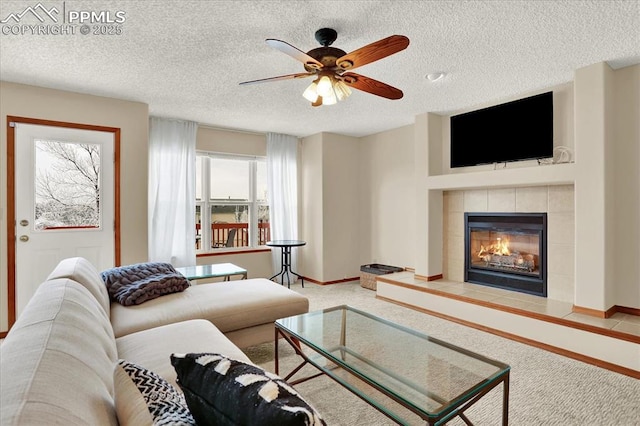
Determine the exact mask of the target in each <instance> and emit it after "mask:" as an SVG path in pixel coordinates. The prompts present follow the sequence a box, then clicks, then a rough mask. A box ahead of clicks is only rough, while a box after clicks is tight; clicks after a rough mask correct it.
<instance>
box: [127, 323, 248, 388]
mask: <svg viewBox="0 0 640 426" xmlns="http://www.w3.org/2000/svg"><path fill="white" fill-rule="evenodd" d="M116 345H117V348H118V356H119V357H120V358H123V359H126V360H127V361H130V362H134V363H136V364H138V365H140V366H142V367H145V368H147V369H149V370H151V371H153V372H154V373H156V374H158V375H159V376H160V377H162V378H164V379H165V380H167V381H168V382H169V383H171V384H172V385H175V384H176V371H175V370H174V368H173V366H172V365H171V360H170V358H169V357H170V355H171V354H172V353H174V352H180V353H186V352H220V353H223V354H227V355H229V356H231V357H234V358H237V359H241V360H243V361H246V362H250V361H249V358H247V356H246V355H245V354H244V353H243V352H242V351H241V350H240V349H238V347H237V346H235V345H234V344H233V343H231V341H229V339H227V338H226V337H225V335H224V334H222V332H221V331H220V330H218V329H217V328H216V327H215V326H214V325H213V324H211V323H210V322H209V321H205V320H191V321H184V322H179V323H175V324H168V325H165V326H162V327H157V328H152V329H149V330H144V331H139V332H137V333H133V334H129V335H127V336H124V337H120V338H117V339H116Z"/></svg>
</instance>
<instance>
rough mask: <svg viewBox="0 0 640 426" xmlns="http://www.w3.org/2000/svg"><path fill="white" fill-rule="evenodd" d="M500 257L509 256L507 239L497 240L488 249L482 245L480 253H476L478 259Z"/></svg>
mask: <svg viewBox="0 0 640 426" xmlns="http://www.w3.org/2000/svg"><path fill="white" fill-rule="evenodd" d="M491 254H495V255H500V256H510V255H511V251H510V250H509V239H508V238H504V239H502V238H497V239H496V242H495V243H493V244H491V245H490V246H488V247H485V246H483V245H481V246H480V251H479V252H478V257H481V258H484V256H486V255H491Z"/></svg>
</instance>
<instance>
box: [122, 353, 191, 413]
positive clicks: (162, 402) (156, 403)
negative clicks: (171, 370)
mask: <svg viewBox="0 0 640 426" xmlns="http://www.w3.org/2000/svg"><path fill="white" fill-rule="evenodd" d="M113 381H114V386H115V404H116V412H117V413H118V422H119V423H120V426H127V425H132V426H152V425H156V426H160V425H174V426H187V425H195V421H194V420H193V416H192V415H191V412H189V408H188V407H187V403H186V401H185V399H184V395H183V394H181V393H180V392H178V390H177V389H176V388H175V387H173V386H172V385H171V384H169V383H168V382H167V381H166V380H164V379H163V378H162V377H160V376H158V375H157V374H155V373H154V372H153V371H150V370H147V369H146V368H144V367H141V366H139V365H137V364H134V363H132V362H129V361H126V360H124V359H121V360H118V364H117V365H116V368H115V370H114V372H113Z"/></svg>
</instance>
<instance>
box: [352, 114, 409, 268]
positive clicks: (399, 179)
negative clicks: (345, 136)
mask: <svg viewBox="0 0 640 426" xmlns="http://www.w3.org/2000/svg"><path fill="white" fill-rule="evenodd" d="M413 127H414V126H412V125H411V126H404V127H400V128H398V129H394V130H389V131H386V132H382V133H377V134H375V135H370V136H366V137H363V138H360V141H359V147H360V150H359V155H358V158H357V162H358V164H359V165H360V167H359V172H360V173H359V174H360V178H359V182H360V183H359V189H358V192H359V206H358V210H357V211H359V214H358V216H359V228H360V241H361V248H360V257H359V264H361V265H363V264H367V263H382V264H386V265H393V266H400V267H413V266H414V246H413V242H414V241H415V240H416V235H415V228H414V224H415V222H416V204H415V203H416V195H415V184H414V144H413V141H414V130H413Z"/></svg>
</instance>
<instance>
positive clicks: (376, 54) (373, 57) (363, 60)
mask: <svg viewBox="0 0 640 426" xmlns="http://www.w3.org/2000/svg"><path fill="white" fill-rule="evenodd" d="M407 46H409V39H408V38H407V37H405V36H403V35H392V36H389V37H387V38H383V39H382V40H378V41H376V42H375V43H371V44H368V45H366V46H364V47H361V48H360V49H356V50H354V51H353V52H350V53H347V54H346V55H344V56H343V57H341V58H338V60H337V61H336V65H337V66H338V67H339V68H342V69H343V70H352V69H354V68H357V67H361V66H363V65H366V64H370V63H371V62H375V61H377V60H379V59H382V58H386V57H387V56H389V55H393V54H394V53H398V52H400V51H401V50H404V49H406V48H407Z"/></svg>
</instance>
